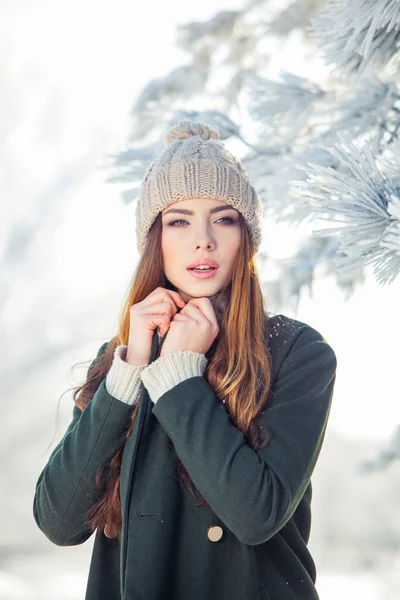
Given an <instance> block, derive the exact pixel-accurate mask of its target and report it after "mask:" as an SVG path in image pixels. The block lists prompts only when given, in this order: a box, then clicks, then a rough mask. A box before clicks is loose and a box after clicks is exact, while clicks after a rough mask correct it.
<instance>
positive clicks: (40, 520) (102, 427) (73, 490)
mask: <svg viewBox="0 0 400 600" xmlns="http://www.w3.org/2000/svg"><path fill="white" fill-rule="evenodd" d="M106 345H107V344H103V345H102V346H101V348H100V350H99V352H98V354H97V357H98V356H99V355H100V354H101V353H102V352H103V351H104V350H105V347H106ZM97 357H96V358H97ZM95 360H96V359H95ZM93 364H94V362H93V363H92V365H93ZM92 365H91V366H92ZM91 366H90V367H89V371H90V368H91ZM131 413H132V406H130V405H129V404H126V403H124V402H121V401H120V400H118V399H116V398H114V397H113V396H111V395H110V394H109V393H108V392H107V389H106V387H105V379H104V380H103V381H102V382H101V384H100V386H99V388H98V389H97V391H96V393H95V394H94V396H93V398H92V400H91V401H90V402H89V403H88V404H87V406H86V407H85V409H84V410H83V411H81V410H80V409H79V408H78V407H77V406H76V405H74V408H73V416H72V421H71V423H70V425H69V427H68V429H67V431H66V432H65V434H64V436H63V438H62V440H61V442H60V443H59V444H58V445H57V446H56V448H55V449H54V450H53V452H52V453H51V455H50V458H49V460H48V462H47V464H46V466H45V467H44V469H43V471H42V472H41V474H40V475H39V479H38V481H37V484H36V491H35V495H34V500H33V515H34V518H35V521H36V523H37V525H38V527H39V528H40V529H41V531H43V533H44V534H45V535H46V536H47V537H48V539H49V540H50V541H51V542H53V543H54V544H57V545H58V546H74V545H77V544H82V543H83V542H85V541H86V540H87V539H88V538H89V537H90V536H91V534H92V533H93V532H92V531H91V530H90V528H89V526H88V525H85V524H84V516H85V514H86V512H87V511H88V510H89V508H90V507H91V506H93V504H94V503H95V502H96V501H97V500H98V499H99V497H100V495H101V491H100V490H98V489H97V488H96V484H95V477H96V472H97V470H98V469H99V467H101V466H103V465H104V464H106V463H107V462H108V461H109V460H110V458H111V457H112V456H113V455H114V454H115V452H116V451H117V450H118V448H119V447H120V445H121V443H122V442H123V441H124V439H125V432H126V429H127V427H128V426H129V423H130V417H131Z"/></svg>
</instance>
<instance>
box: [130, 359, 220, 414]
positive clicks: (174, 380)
mask: <svg viewBox="0 0 400 600" xmlns="http://www.w3.org/2000/svg"><path fill="white" fill-rule="evenodd" d="M207 362H208V359H207V358H206V356H205V354H200V353H199V352H192V351H191V350H177V351H176V352H173V353H172V354H167V355H166V356H160V357H159V358H157V360H155V361H154V362H152V363H151V364H150V365H148V366H147V367H145V368H144V369H143V371H142V372H141V374H140V377H141V380H142V381H143V384H144V386H145V387H146V389H147V391H148V392H149V396H150V399H151V400H152V401H153V402H154V404H155V403H156V402H157V400H158V399H159V398H160V397H161V396H162V395H163V394H165V393H166V392H168V391H169V390H170V389H172V388H173V387H175V386H176V385H178V383H180V382H181V381H184V380H185V379H189V378H190V377H202V376H203V373H204V369H205V368H206V366H207Z"/></svg>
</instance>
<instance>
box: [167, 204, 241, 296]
mask: <svg viewBox="0 0 400 600" xmlns="http://www.w3.org/2000/svg"><path fill="white" fill-rule="evenodd" d="M161 214H162V217H161V218H162V239H161V242H162V255H163V269H164V274H165V276H166V277H167V279H168V280H169V281H170V282H171V283H172V284H173V285H174V286H175V288H176V290H177V291H178V292H179V294H180V295H181V296H182V298H183V300H184V301H185V302H188V301H189V300H191V299H192V298H200V297H202V296H213V295H214V294H216V293H217V292H219V291H220V290H221V288H222V287H223V286H224V285H225V284H226V283H229V282H230V281H231V279H232V270H233V262H234V259H235V256H236V253H237V251H238V249H239V246H240V239H241V231H240V223H239V213H238V211H237V210H236V209H234V208H233V207H232V206H231V205H230V204H227V203H226V202H222V201H220V200H213V199H209V198H193V199H190V200H180V201H179V202H175V203H174V204H170V205H169V206H167V208H165V209H164V210H163V211H162V213H161ZM206 258H208V259H211V260H212V261H215V263H216V264H217V265H218V268H216V269H215V270H213V271H207V273H211V275H210V276H208V277H206V278H204V277H201V278H199V277H196V276H195V275H196V274H197V273H198V272H196V271H191V270H188V267H189V266H190V265H191V264H192V263H193V262H194V261H197V260H198V259H202V260H203V259H206ZM202 272H203V271H200V274H201V273H202Z"/></svg>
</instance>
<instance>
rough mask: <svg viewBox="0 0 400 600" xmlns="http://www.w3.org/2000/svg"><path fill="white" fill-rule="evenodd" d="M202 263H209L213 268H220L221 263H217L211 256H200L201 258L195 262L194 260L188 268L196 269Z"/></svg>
mask: <svg viewBox="0 0 400 600" xmlns="http://www.w3.org/2000/svg"><path fill="white" fill-rule="evenodd" d="M200 265H207V266H209V267H211V268H212V269H218V268H219V264H218V263H216V262H215V260H212V259H211V258H199V259H197V260H195V261H194V262H192V263H191V264H190V265H188V266H187V267H186V268H187V269H194V268H195V267H199V266H200Z"/></svg>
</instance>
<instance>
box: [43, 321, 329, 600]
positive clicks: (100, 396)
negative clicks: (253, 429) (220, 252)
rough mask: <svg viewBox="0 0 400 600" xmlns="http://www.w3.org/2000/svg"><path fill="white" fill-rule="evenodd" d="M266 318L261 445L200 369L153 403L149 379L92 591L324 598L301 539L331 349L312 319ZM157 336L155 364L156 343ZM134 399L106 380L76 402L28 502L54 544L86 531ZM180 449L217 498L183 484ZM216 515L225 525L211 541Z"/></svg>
mask: <svg viewBox="0 0 400 600" xmlns="http://www.w3.org/2000/svg"><path fill="white" fill-rule="evenodd" d="M269 327H270V330H269V335H268V339H269V348H270V353H271V361H272V371H273V373H272V375H273V380H272V381H273V384H272V387H271V390H270V394H269V397H268V405H267V406H268V408H267V409H266V410H265V411H264V412H263V413H262V414H261V418H262V420H263V422H264V426H265V425H266V426H267V427H268V428H269V430H270V432H271V434H272V439H271V441H270V443H269V445H267V446H266V447H264V448H263V449H262V450H260V451H258V452H255V451H254V450H253V449H252V448H251V447H250V446H249V445H248V444H247V442H246V441H245V438H244V436H243V434H242V433H241V431H239V430H238V429H237V428H236V427H235V426H234V424H233V422H232V421H231V419H230V417H229V415H228V413H227V411H226V410H225V407H224V406H223V404H221V403H220V402H219V401H218V399H217V397H216V395H215V393H214V391H213V389H212V388H211V387H210V386H209V384H208V383H207V382H206V380H205V379H204V377H192V378H190V379H186V380H185V381H183V382H181V383H179V384H178V385H176V386H175V387H174V388H173V389H171V390H169V391H168V392H167V393H165V394H164V395H163V396H161V397H160V398H159V400H158V401H157V403H156V404H153V402H152V401H151V400H150V398H149V396H148V393H147V390H146V389H145V388H144V387H143V391H142V394H141V402H140V411H139V414H138V417H137V419H136V421H135V424H134V428H133V432H132V435H131V436H130V437H129V438H128V441H127V443H126V446H125V450H124V454H123V460H122V467H121V489H120V493H121V503H122V519H123V530H122V540H121V542H120V541H119V540H118V539H117V538H114V539H110V538H107V537H106V536H105V535H104V533H103V531H99V530H97V531H96V534H95V535H96V537H95V542H94V547H93V554H92V560H91V565H90V572H89V579H88V585H87V592H86V597H85V598H86V600H100V599H105V600H117V599H118V600H122V599H123V600H222V599H225V598H226V599H227V600H312V599H313V600H315V599H317V598H318V595H317V592H316V589H315V586H314V583H315V579H316V571H315V566H314V562H313V559H312V557H311V555H310V553H309V551H308V549H307V542H308V539H309V534H310V523H311V511H310V503H311V491H312V489H311V481H310V478H311V474H312V472H313V469H314V466H315V463H316V460H317V457H318V454H319V451H320V449H321V444H322V441H323V438H324V434H325V429H326V425H327V420H328V415H329V411H330V405H331V399H332V393H333V389H334V382H335V371H336V357H335V353H334V351H333V350H332V348H331V347H330V346H329V344H328V343H327V342H326V341H325V340H324V338H323V337H322V336H321V334H320V333H318V331H316V330H315V329H313V328H312V327H310V326H309V325H307V324H305V323H302V322H300V321H297V320H295V319H289V318H288V317H285V316H284V315H275V316H274V317H270V321H269ZM156 338H157V336H156V335H154V338H153V345H152V354H151V359H150V362H152V361H153V360H154V359H155V358H157V356H158V355H159V351H160V349H159V347H158V344H157V339H156ZM104 347H105V345H103V346H102V348H101V349H100V351H99V353H100V352H102V350H103V348H104ZM131 411H132V406H130V405H128V404H125V403H123V402H121V401H120V400H118V399H116V398H114V397H112V396H111V395H110V394H109V393H108V392H107V390H106V387H105V380H103V382H102V383H101V384H100V386H99V388H98V390H97V392H96V394H95V396H94V397H93V400H92V401H91V402H90V403H89V404H88V405H87V407H86V408H85V410H84V411H83V412H81V411H80V410H79V409H78V408H76V407H74V411H73V421H72V423H71V424H70V426H69V428H68V430H67V432H66V434H65V436H64V437H63V439H62V440H61V442H60V444H59V445H58V446H57V448H55V450H54V451H53V452H52V454H51V456H50V458H49V461H48V463H47V465H46V467H45V468H44V469H43V471H42V473H41V474H40V476H39V479H38V483H37V487H36V493H35V497H34V502H33V512H34V517H35V520H36V523H37V524H38V526H39V527H40V529H41V530H42V531H43V532H44V533H45V535H46V536H47V537H48V538H49V540H51V541H52V542H53V543H54V544H57V545H60V546H73V545H76V544H82V543H83V542H85V541H86V540H87V539H88V538H89V537H90V535H91V532H90V530H89V529H88V527H87V526H84V525H83V516H84V514H85V513H86V511H87V510H88V509H89V508H90V506H92V505H93V504H94V502H95V501H96V500H97V499H98V498H99V495H98V494H99V493H100V492H99V491H96V489H95V485H94V478H95V474H96V471H97V469H98V468H99V466H100V465H103V464H105V463H106V462H107V461H108V460H109V459H110V458H111V457H112V456H113V455H114V453H115V452H116V451H117V449H118V448H119V446H120V444H121V443H122V441H123V439H124V434H125V431H126V428H127V425H128V424H129V420H130V414H131ZM169 439H170V440H172V442H173V446H172V445H171V444H168V441H169ZM177 456H178V457H179V458H180V459H181V461H182V463H183V464H184V466H185V467H186V469H187V471H188V473H189V475H190V477H191V479H192V481H193V483H194V485H195V486H196V488H197V490H198V491H199V492H200V494H201V495H202V496H203V497H204V498H205V499H206V500H207V502H208V504H209V505H210V506H209V507H207V506H204V505H201V504H199V503H198V502H196V500H195V499H194V498H193V497H191V496H190V495H189V494H187V493H186V492H185V493H184V492H182V491H181V488H180V487H179V483H178V480H177V478H176V476H175V470H174V468H175V465H176V460H177ZM215 526H219V527H220V528H221V529H222V537H220V539H216V540H215V541H214V538H213V535H212V534H213V532H214V533H215V532H217V533H218V532H220V533H221V529H218V527H217V528H215ZM210 527H211V528H213V527H214V529H211V530H209V528H210ZM217 538H218V536H217Z"/></svg>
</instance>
